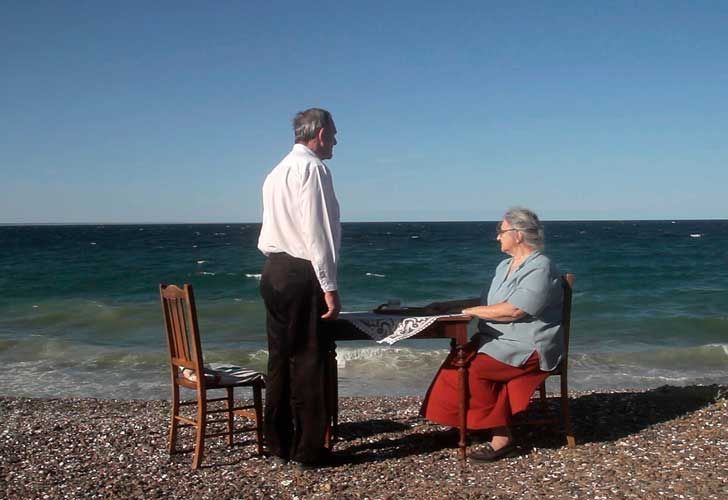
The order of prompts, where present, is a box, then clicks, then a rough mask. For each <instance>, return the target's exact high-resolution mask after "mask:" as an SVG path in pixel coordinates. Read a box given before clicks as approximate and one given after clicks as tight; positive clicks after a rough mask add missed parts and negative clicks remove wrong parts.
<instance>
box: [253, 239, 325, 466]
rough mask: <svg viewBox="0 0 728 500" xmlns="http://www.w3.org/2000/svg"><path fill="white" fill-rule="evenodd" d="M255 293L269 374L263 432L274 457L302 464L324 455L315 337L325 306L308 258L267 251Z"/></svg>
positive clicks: (319, 345)
mask: <svg viewBox="0 0 728 500" xmlns="http://www.w3.org/2000/svg"><path fill="white" fill-rule="evenodd" d="M260 292H261V295H262V296H263V300H264V302H265V307H266V311H267V318H266V327H267V331H268V377H267V380H266V396H265V416H264V420H263V422H264V424H263V425H264V432H265V437H266V441H267V444H268V448H269V451H270V453H272V454H273V455H276V456H279V457H283V458H286V459H291V460H296V461H299V462H303V463H312V462H316V461H318V460H319V459H320V458H321V454H322V453H323V451H322V450H323V445H324V438H325V434H326V427H327V424H328V419H327V417H328V414H327V411H326V385H325V384H326V377H325V375H326V366H327V364H326V361H327V356H328V350H329V342H328V341H327V339H326V338H324V337H323V336H322V335H320V332H319V322H320V317H321V314H323V313H324V312H325V310H326V308H325V303H324V299H323V292H322V290H321V286H320V285H319V283H318V279H317V278H316V275H315V273H314V270H313V266H312V265H311V262H309V261H307V260H303V259H297V258H294V257H291V256H290V255H288V254H285V253H279V254H272V255H270V256H269V257H268V259H267V260H266V262H265V265H264V266H263V273H262V277H261V280H260Z"/></svg>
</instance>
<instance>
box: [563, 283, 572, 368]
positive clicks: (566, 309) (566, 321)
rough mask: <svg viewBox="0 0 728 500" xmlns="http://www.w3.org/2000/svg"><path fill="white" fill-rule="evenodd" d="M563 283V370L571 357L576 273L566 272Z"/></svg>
mask: <svg viewBox="0 0 728 500" xmlns="http://www.w3.org/2000/svg"><path fill="white" fill-rule="evenodd" d="M561 285H562V286H563V287H564V299H563V300H564V302H563V306H562V312H561V331H562V335H563V339H564V356H563V361H562V362H561V365H562V370H564V369H565V368H566V360H568V359H569V335H570V334H571V297H572V292H573V287H574V275H573V274H572V273H566V274H564V275H563V276H562V277H561Z"/></svg>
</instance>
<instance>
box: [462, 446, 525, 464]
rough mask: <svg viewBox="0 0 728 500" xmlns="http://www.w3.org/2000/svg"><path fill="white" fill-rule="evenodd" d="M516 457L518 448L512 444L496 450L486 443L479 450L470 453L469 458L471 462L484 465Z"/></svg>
mask: <svg viewBox="0 0 728 500" xmlns="http://www.w3.org/2000/svg"><path fill="white" fill-rule="evenodd" d="M514 455H516V446H515V445H514V444H513V443H512V442H511V443H508V444H507V445H505V446H504V447H503V448H499V449H497V450H494V449H493V447H492V446H491V445H490V443H485V444H484V445H483V446H482V447H481V448H479V449H478V450H476V451H474V452H472V453H468V458H469V459H470V461H471V462H475V463H484V462H495V461H496V460H500V459H501V458H506V457H512V456H514Z"/></svg>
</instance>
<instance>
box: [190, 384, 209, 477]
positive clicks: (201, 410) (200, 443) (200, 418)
mask: <svg viewBox="0 0 728 500" xmlns="http://www.w3.org/2000/svg"><path fill="white" fill-rule="evenodd" d="M205 392H206V391H200V393H198V396H197V421H196V422H195V430H196V435H195V453H194V455H193V457H192V468H193V469H199V468H200V464H201V463H202V455H203V454H204V453H205V431H206V428H207V394H206V393H205Z"/></svg>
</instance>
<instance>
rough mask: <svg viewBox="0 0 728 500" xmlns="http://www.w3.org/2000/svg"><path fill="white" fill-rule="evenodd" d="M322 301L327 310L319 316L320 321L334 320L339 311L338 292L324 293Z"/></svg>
mask: <svg viewBox="0 0 728 500" xmlns="http://www.w3.org/2000/svg"><path fill="white" fill-rule="evenodd" d="M324 301H325V302H326V307H327V308H328V310H327V311H326V313H324V314H323V315H322V316H321V319H336V317H337V316H338V315H339V311H341V300H340V299H339V292H338V290H333V291H331V292H324Z"/></svg>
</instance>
